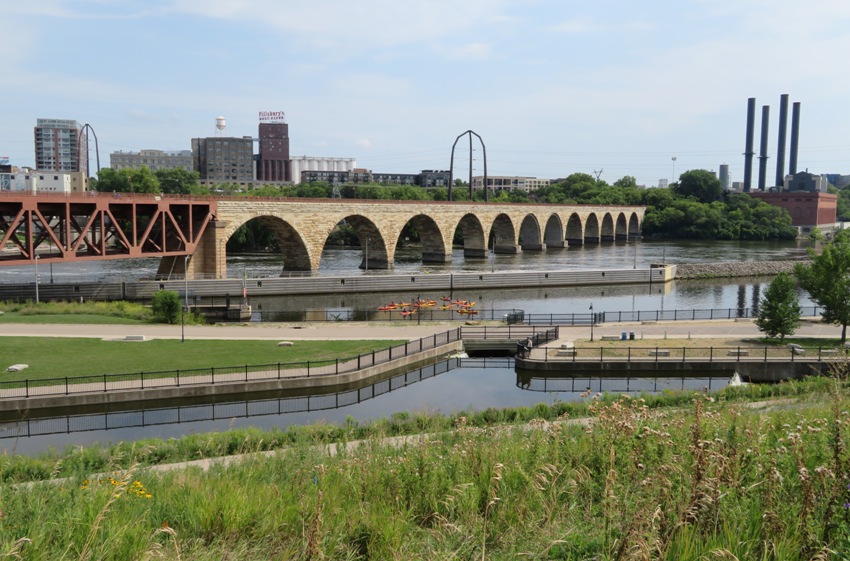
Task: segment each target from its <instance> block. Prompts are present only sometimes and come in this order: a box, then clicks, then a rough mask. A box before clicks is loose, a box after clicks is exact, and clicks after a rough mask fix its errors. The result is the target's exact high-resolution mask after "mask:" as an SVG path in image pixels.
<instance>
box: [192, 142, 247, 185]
mask: <svg viewBox="0 0 850 561" xmlns="http://www.w3.org/2000/svg"><path fill="white" fill-rule="evenodd" d="M192 167H193V168H194V170H195V171H197V172H198V173H199V174H200V182H201V185H209V184H215V183H236V184H239V185H247V184H249V183H252V182H253V181H254V177H255V175H254V139H253V138H252V137H250V136H243V137H241V138H237V137H234V136H229V137H228V136H224V137H222V136H216V137H207V138H193V139H192Z"/></svg>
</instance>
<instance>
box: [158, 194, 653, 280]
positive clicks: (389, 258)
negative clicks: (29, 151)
mask: <svg viewBox="0 0 850 561" xmlns="http://www.w3.org/2000/svg"><path fill="white" fill-rule="evenodd" d="M216 207H217V208H216V216H215V219H214V220H213V221H212V222H211V223H210V225H209V227H207V229H206V231H205V232H204V236H203V239H202V240H201V243H199V244H198V246H197V248H196V250H195V253H194V254H193V255H192V256H191V257H190V259H189V261H188V263H187V264H188V271H187V275H188V276H189V278H197V277H199V276H205V277H217V278H222V277H226V276H227V269H226V244H227V240H228V239H230V237H231V236H232V235H233V234H234V233H235V232H236V230H237V229H239V228H240V227H241V226H242V225H244V224H246V223H248V222H250V221H252V220H256V221H259V222H261V223H262V224H264V225H265V226H266V227H268V228H269V229H270V230H271V231H272V232H273V233H274V235H275V236H276V238H277V241H278V245H279V246H280V253H281V272H282V273H283V272H284V271H317V270H318V269H319V265H320V261H321V258H322V250H323V249H324V247H325V244H326V243H327V240H328V237H329V236H330V234H331V232H333V231H334V229H335V228H336V227H337V225H338V224H340V223H341V222H343V221H344V222H345V223H346V224H348V225H349V226H350V227H352V228H353V229H354V232H355V233H356V235H357V237H358V238H359V240H360V246H361V248H362V252H363V258H362V262H361V265H360V266H361V268H369V269H388V268H392V266H393V262H394V258H395V252H396V247H397V245H398V244H399V242H400V241H403V235H402V230H403V229H404V228H405V227H406V226H408V225H410V226H412V227H413V228H415V230H416V231H417V232H418V234H419V238H420V241H421V248H422V262H423V263H446V262H449V261H450V260H451V254H452V242H453V240H454V239H455V233H456V232H458V231H459V232H460V235H461V236H462V238H463V254H464V257H465V258H467V259H485V258H486V257H487V255H488V252H489V251H490V250H491V249H492V251H493V252H494V253H499V254H502V253H506V254H510V253H518V252H520V251H544V250H546V251H550V250H561V249H563V248H565V247H567V246H573V245H582V244H589V243H605V242H613V241H614V240H633V239H637V238H639V237H640V225H641V222H642V221H643V216H644V212H645V208H644V207H636V206H592V205H550V204H491V203H468V202H441V201H425V202H423V201H377V200H368V201H367V200H350V199H345V200H339V199H331V200H329V199H321V200H317V199H260V198H247V197H246V198H239V199H230V200H224V199H223V200H219V201H217V205H216ZM170 259H171V260H170V261H169V263H166V262H165V261H163V264H162V267H166V268H168V267H169V266H170V267H171V269H172V270H173V271H174V272H182V269H183V265H184V261H183V258H182V257H179V256H178V257H173V258H170Z"/></svg>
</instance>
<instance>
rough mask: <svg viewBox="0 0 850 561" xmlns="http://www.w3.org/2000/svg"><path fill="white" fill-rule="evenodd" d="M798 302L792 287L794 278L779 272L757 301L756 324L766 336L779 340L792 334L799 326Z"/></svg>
mask: <svg viewBox="0 0 850 561" xmlns="http://www.w3.org/2000/svg"><path fill="white" fill-rule="evenodd" d="M800 314H801V309H800V303H799V301H798V300H797V292H796V290H795V287H794V278H793V277H792V276H791V275H789V274H788V273H779V274H778V275H776V277H775V278H774V279H773V282H771V283H770V286H768V287H767V291H766V292H765V293H764V297H763V298H762V299H761V302H759V312H758V317H756V321H755V323H756V325H757V326H758V328H759V330H760V331H762V332H764V334H765V335H767V336H768V337H770V338H772V339H775V338H776V337H777V336H779V340H780V341H784V340H785V336H786V335H793V334H794V331H796V330H797V328H798V327H800Z"/></svg>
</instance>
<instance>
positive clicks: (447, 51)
mask: <svg viewBox="0 0 850 561" xmlns="http://www.w3.org/2000/svg"><path fill="white" fill-rule="evenodd" d="M436 50H437V52H439V53H441V54H443V55H444V56H445V57H446V58H451V59H456V60H485V59H488V58H490V56H491V52H492V50H493V44H492V43H485V42H479V43H467V44H465V45H459V46H456V47H448V46H441V47H439V48H438V49H436Z"/></svg>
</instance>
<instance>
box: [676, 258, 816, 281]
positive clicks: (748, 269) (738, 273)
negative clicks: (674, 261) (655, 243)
mask: <svg viewBox="0 0 850 561" xmlns="http://www.w3.org/2000/svg"><path fill="white" fill-rule="evenodd" d="M797 263H806V261H726V262H723V263H686V264H683V265H677V266H676V280H683V279H710V278H733V277H761V276H773V275H776V274H778V273H791V272H793V271H794V265H796V264H797Z"/></svg>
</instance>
